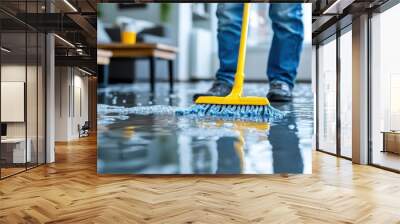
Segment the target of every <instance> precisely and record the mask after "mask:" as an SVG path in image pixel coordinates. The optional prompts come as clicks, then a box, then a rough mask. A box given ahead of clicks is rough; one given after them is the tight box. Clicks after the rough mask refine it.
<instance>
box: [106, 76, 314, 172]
mask: <svg viewBox="0 0 400 224" xmlns="http://www.w3.org/2000/svg"><path fill="white" fill-rule="evenodd" d="M264 86H265V84H263V85H256V84H249V85H247V88H248V89H247V90H246V89H245V93H247V94H250V92H251V94H252V95H260V96H262V95H265V93H260V91H258V90H262V89H263V88H265V87H264ZM146 87H147V85H143V84H136V85H133V86H132V85H112V86H110V87H108V88H104V89H99V91H98V97H99V98H98V99H99V105H98V124H99V131H98V172H99V173H118V174H120V173H124V174H126V173H129V174H242V173H248V174H273V173H311V152H312V150H311V147H312V146H311V144H312V143H311V142H312V133H313V129H312V128H313V96H312V94H311V86H310V85H307V84H300V85H298V86H296V88H295V92H294V95H295V99H294V101H293V102H292V103H289V104H274V107H276V108H277V109H279V110H281V111H284V112H285V113H286V116H285V117H284V118H283V119H279V120H268V121H265V120H264V121H261V122H260V121H254V120H246V119H244V120H237V119H233V118H231V119H229V118H225V119H220V118H213V117H201V116H200V117H199V116H177V115H176V111H178V110H182V109H184V108H188V107H189V106H190V105H192V100H191V99H192V95H193V94H194V93H196V92H197V91H202V90H205V89H207V88H208V87H209V83H200V84H178V85H177V86H176V89H177V91H176V93H175V94H174V95H168V86H167V85H166V84H158V85H157V93H156V94H155V95H151V94H149V93H148V90H147V88H146ZM246 91H247V92H246ZM264 91H265V90H264Z"/></svg>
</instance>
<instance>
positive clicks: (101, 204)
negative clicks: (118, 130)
mask: <svg viewBox="0 0 400 224" xmlns="http://www.w3.org/2000/svg"><path fill="white" fill-rule="evenodd" d="M96 148H97V144H96V137H95V134H94V135H92V136H90V137H88V138H81V139H79V140H78V141H73V142H68V143H62V144H60V143H57V144H56V162H55V163H52V164H46V165H43V166H40V167H38V168H35V169H31V170H29V171H27V172H24V173H21V174H19V175H16V176H13V177H9V178H6V179H4V180H1V181H0V201H1V203H0V223H4V224H8V223H160V224H161V223H232V224H236V223H238V224H239V223H282V224H284V223H399V220H400V213H399V209H400V200H395V199H396V198H400V191H399V189H400V178H399V174H396V173H392V172H388V171H385V170H381V169H378V168H375V167H371V166H360V165H356V164H352V163H351V162H350V161H348V160H345V159H340V158H337V157H334V156H331V155H327V154H325V153H320V152H316V151H313V174H312V175H288V176H287V175H222V176H221V175H219V176H210V175H207V176H204V175H190V176H177V175H173V176H171V175H167V176H165V175H155V176H146V175H99V174H97V172H96V160H97V150H96ZM28 186H29V187H28Z"/></svg>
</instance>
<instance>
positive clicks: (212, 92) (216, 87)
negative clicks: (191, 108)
mask: <svg viewBox="0 0 400 224" xmlns="http://www.w3.org/2000/svg"><path fill="white" fill-rule="evenodd" d="M231 90H232V86H230V85H228V84H225V83H220V82H215V83H214V84H213V85H212V87H211V88H210V89H209V90H208V91H207V92H205V93H196V94H194V96H193V101H196V100H197V98H199V97H200V96H227V95H228V94H229V93H231Z"/></svg>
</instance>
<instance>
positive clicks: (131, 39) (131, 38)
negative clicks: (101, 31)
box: [121, 31, 136, 44]
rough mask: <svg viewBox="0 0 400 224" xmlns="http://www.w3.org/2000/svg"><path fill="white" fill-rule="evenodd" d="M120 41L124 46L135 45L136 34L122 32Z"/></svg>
mask: <svg viewBox="0 0 400 224" xmlns="http://www.w3.org/2000/svg"><path fill="white" fill-rule="evenodd" d="M121 39H122V43H124V44H135V43H136V32H134V31H122V34H121Z"/></svg>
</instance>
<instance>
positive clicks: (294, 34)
mask: <svg viewBox="0 0 400 224" xmlns="http://www.w3.org/2000/svg"><path fill="white" fill-rule="evenodd" d="M242 14H243V3H219V4H218V8H217V17H218V57H219V61H220V66H219V69H218V71H217V75H216V76H217V80H218V81H219V82H225V83H228V84H232V83H233V80H234V75H235V72H236V63H237V57H238V50H239V43H240V31H241V26H242ZM269 15H270V18H271V20H272V28H273V30H274V37H273V40H272V46H271V50H270V57H269V60H268V69H267V74H268V78H269V80H270V81H272V80H281V81H284V82H286V83H288V84H289V85H290V86H291V87H293V84H294V81H295V79H296V74H297V67H298V65H299V60H300V53H301V47H302V43H303V30H304V28H303V21H302V16H303V14H302V6H301V4H298V3H286V4H285V3H273V4H270V11H269ZM250 19H251V18H250Z"/></svg>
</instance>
